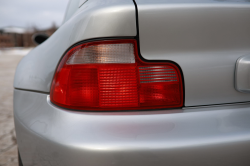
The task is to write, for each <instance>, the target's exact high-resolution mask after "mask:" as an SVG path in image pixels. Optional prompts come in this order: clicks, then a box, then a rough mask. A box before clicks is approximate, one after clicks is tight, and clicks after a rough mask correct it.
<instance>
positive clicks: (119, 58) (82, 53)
mask: <svg viewBox="0 0 250 166" xmlns="http://www.w3.org/2000/svg"><path fill="white" fill-rule="evenodd" d="M90 63H135V55H134V45H133V44H132V43H124V44H99V45H90V46H85V47H84V48H79V49H78V50H76V52H75V53H73V55H71V57H70V58H69V59H68V61H67V64H90Z"/></svg>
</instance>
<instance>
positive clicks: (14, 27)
mask: <svg viewBox="0 0 250 166" xmlns="http://www.w3.org/2000/svg"><path fill="white" fill-rule="evenodd" d="M67 4H68V0H0V166H18V159H17V145H16V137H15V130H14V121H13V103H12V102H13V81H14V74H15V69H16V67H17V65H18V63H19V61H20V60H21V59H22V58H23V57H24V56H25V55H26V54H27V53H28V52H29V51H30V50H31V49H33V48H34V47H36V44H35V43H34V42H33V40H32V36H33V35H34V34H37V33H41V34H46V35H48V36H51V35H52V34H53V33H54V32H55V31H56V30H57V29H58V27H60V25H61V24H62V21H63V18H64V12H65V10H66V7H67Z"/></svg>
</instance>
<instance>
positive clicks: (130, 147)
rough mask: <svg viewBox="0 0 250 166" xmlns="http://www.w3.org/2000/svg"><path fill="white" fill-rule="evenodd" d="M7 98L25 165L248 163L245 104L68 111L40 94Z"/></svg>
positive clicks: (249, 123) (249, 110) (249, 114)
mask: <svg viewBox="0 0 250 166" xmlns="http://www.w3.org/2000/svg"><path fill="white" fill-rule="evenodd" d="M14 94H15V95H14V113H15V126H16V132H17V141H18V146H19V150H20V152H21V157H22V160H23V163H24V165H25V166H34V165H37V166H40V165H42V166H55V165H60V166H69V165H70V166H82V165H89V166H111V165H113V166H142V165H143V166H152V165H157V166H166V165H171V166H183V165H188V166H201V165H206V166H235V165H240V166H249V165H250V160H249V153H250V104H243V105H234V106H221V107H208V108H196V109H193V108H192V109H191V108H190V109H177V110H159V111H153V112H152V111H139V112H138V111H137V112H113V113H111V112H110V113H107V112H105V113H102V112H75V111H69V110H65V109H62V108H59V107H56V106H54V105H53V104H51V103H50V101H49V96H48V95H46V94H41V93H35V92H28V91H21V90H15V91H14ZM27 103H29V104H27Z"/></svg>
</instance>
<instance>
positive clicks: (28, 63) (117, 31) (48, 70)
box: [14, 0, 137, 92]
mask: <svg viewBox="0 0 250 166" xmlns="http://www.w3.org/2000/svg"><path fill="white" fill-rule="evenodd" d="M135 15H136V13H135V6H134V3H133V1H132V0H115V1H113V0H90V1H87V2H86V3H85V4H84V5H83V6H81V7H80V8H79V9H78V11H77V12H76V13H75V14H74V15H73V16H72V18H70V19H69V20H68V21H67V22H65V23H64V24H63V25H62V26H61V27H60V28H59V29H58V30H57V31H56V32H55V33H54V34H53V35H52V36H51V37H50V38H49V39H48V40H47V41H45V42H44V43H43V44H41V45H39V46H38V47H36V48H35V49H33V50H32V51H31V52H30V53H29V54H28V55H27V56H25V57H24V58H23V59H22V61H21V62H20V63H19V65H18V67H17V69H16V75H15V80H14V87H15V88H19V89H26V90H34V91H41V92H49V91H50V85H51V81H52V79H53V75H54V72H55V69H56V67H57V64H58V62H59V61H60V59H61V57H62V55H63V54H64V53H65V51H66V50H67V49H68V48H69V47H70V46H72V45H73V44H75V43H77V42H79V41H82V40H88V39H94V38H102V37H130V36H136V34H137V32H136V16H135Z"/></svg>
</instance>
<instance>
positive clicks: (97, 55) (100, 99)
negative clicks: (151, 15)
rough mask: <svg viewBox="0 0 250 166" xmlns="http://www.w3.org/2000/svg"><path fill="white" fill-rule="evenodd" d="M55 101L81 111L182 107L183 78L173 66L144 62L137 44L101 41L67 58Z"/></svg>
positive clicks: (53, 95)
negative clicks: (139, 54)
mask: <svg viewBox="0 0 250 166" xmlns="http://www.w3.org/2000/svg"><path fill="white" fill-rule="evenodd" d="M50 99H51V102H53V103H54V104H56V105H58V106H61V107H65V108H69V109H76V110H93V111H94V110H96V111H105V110H106V111H107V110H109V111H116V110H139V109H158V108H176V107H182V105H183V85H182V77H181V73H180V70H179V68H178V67H177V66H176V65H175V64H173V63H169V62H144V61H142V60H141V59H140V58H139V56H138V52H137V42H136V40H133V39H124V40H104V41H95V42H89V43H83V44H79V45H77V46H75V47H73V48H72V49H70V50H69V51H68V52H67V53H66V54H65V55H64V57H63V59H62V60H61V62H60V63H59V65H58V67H57V70H56V73H55V76H54V79H53V82H52V86H51V91H50Z"/></svg>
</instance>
